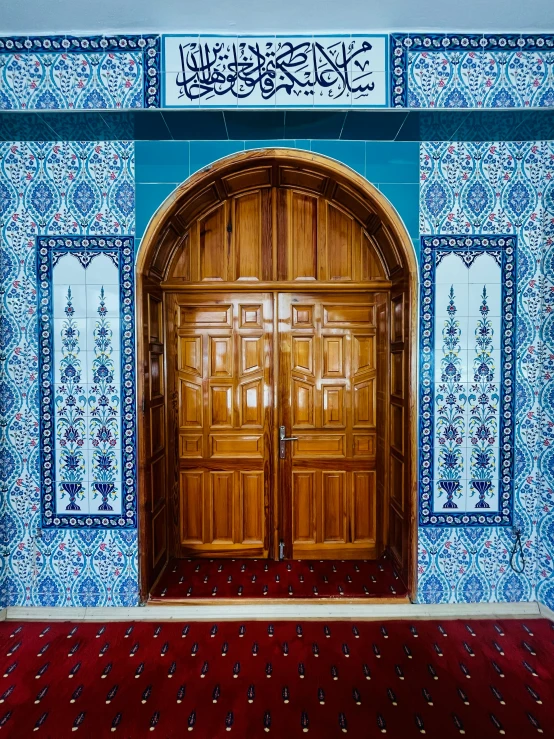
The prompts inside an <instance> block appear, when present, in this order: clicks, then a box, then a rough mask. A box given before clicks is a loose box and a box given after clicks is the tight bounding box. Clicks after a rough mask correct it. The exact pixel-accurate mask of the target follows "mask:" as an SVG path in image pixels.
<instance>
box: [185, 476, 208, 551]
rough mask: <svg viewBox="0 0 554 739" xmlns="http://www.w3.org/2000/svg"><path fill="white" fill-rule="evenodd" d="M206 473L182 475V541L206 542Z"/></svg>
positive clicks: (189, 542)
mask: <svg viewBox="0 0 554 739" xmlns="http://www.w3.org/2000/svg"><path fill="white" fill-rule="evenodd" d="M203 486H204V473H203V472H201V471H199V470H197V471H191V472H181V474H180V509H181V531H180V534H181V541H182V542H186V543H188V544H191V543H196V544H201V543H202V542H203V541H204V532H203V521H204V490H203Z"/></svg>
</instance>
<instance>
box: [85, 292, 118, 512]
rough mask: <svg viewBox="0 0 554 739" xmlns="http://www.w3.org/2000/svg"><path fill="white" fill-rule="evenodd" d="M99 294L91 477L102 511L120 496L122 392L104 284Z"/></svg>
mask: <svg viewBox="0 0 554 739" xmlns="http://www.w3.org/2000/svg"><path fill="white" fill-rule="evenodd" d="M99 297H100V302H99V305H98V309H97V313H98V318H97V320H96V327H95V329H94V354H95V356H94V359H93V361H92V372H93V376H92V385H91V387H90V393H89V408H90V421H89V424H90V428H89V433H90V437H91V442H92V447H93V453H92V469H91V477H92V485H93V488H94V496H93V497H94V498H95V499H96V498H98V496H100V497H101V498H102V502H101V504H100V505H99V506H98V510H99V511H113V506H112V505H110V502H109V501H110V500H111V501H114V500H115V499H116V498H117V493H116V489H115V488H116V486H115V480H116V475H117V455H116V452H115V449H114V447H115V446H116V444H117V440H118V437H119V416H118V414H119V393H118V391H117V387H116V385H115V384H114V362H113V359H112V356H111V355H112V352H113V347H112V329H111V328H110V322H109V321H108V319H107V314H108V310H107V308H106V303H105V296H104V288H103V287H102V288H101V289H100V296H99Z"/></svg>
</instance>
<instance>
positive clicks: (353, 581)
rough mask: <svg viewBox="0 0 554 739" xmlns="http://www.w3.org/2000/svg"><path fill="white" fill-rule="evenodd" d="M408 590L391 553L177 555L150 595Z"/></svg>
mask: <svg viewBox="0 0 554 739" xmlns="http://www.w3.org/2000/svg"><path fill="white" fill-rule="evenodd" d="M405 595H406V588H405V586H404V584H403V583H402V581H401V580H400V578H399V577H398V575H397V574H396V572H395V571H394V569H393V566H392V562H391V560H390V559H388V558H387V557H381V559H379V560H345V561H339V560H324V561H319V560H317V561H298V560H289V561H285V560H282V561H280V562H277V561H274V560H268V559H174V560H172V561H171V562H170V563H169V565H168V566H167V568H166V570H165V572H164V573H163V575H162V577H161V578H160V580H159V581H158V583H157V585H156V587H155V588H154V590H153V591H152V593H151V594H150V597H151V599H152V600H155V601H157V600H162V599H164V600H166V601H168V600H181V599H184V598H210V599H211V598H216V597H217V598H237V597H241V596H242V597H243V598H264V597H265V598H341V597H342V598H391V597H392V598H394V597H396V596H405Z"/></svg>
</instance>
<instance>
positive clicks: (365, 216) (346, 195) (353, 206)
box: [333, 184, 374, 225]
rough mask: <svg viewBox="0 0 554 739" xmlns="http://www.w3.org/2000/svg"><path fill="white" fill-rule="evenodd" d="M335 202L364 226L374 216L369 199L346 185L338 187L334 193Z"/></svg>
mask: <svg viewBox="0 0 554 739" xmlns="http://www.w3.org/2000/svg"><path fill="white" fill-rule="evenodd" d="M333 200H334V202H336V203H338V204H339V205H340V206H342V207H343V208H344V209H345V210H347V211H349V212H350V213H351V214H352V215H353V216H354V217H355V218H357V219H358V220H359V221H360V223H362V225H365V224H366V223H367V222H368V221H369V220H370V219H371V218H372V217H373V215H374V212H373V210H372V208H371V207H370V206H369V204H368V201H367V199H366V198H363V197H362V196H361V195H359V194H358V193H357V192H356V191H355V190H353V189H351V188H350V187H347V186H346V185H343V184H339V185H337V187H336V188H335V190H334V192H333Z"/></svg>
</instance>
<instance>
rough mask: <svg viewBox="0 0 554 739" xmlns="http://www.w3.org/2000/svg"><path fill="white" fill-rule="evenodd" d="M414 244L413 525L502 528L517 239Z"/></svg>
mask: <svg viewBox="0 0 554 739" xmlns="http://www.w3.org/2000/svg"><path fill="white" fill-rule="evenodd" d="M422 243H423V262H424V265H423V266H424V270H425V275H426V279H425V281H424V283H423V285H422V305H423V306H425V308H424V312H423V315H422V330H423V332H424V341H425V343H426V350H427V351H426V352H425V353H424V364H423V371H422V418H423V422H422V441H421V470H422V473H421V489H422V505H421V511H420V516H421V523H422V524H431V525H440V524H446V525H451V524H452V523H453V522H455V521H458V522H460V523H463V524H466V525H468V524H481V525H484V524H508V523H510V522H511V516H512V495H513V490H512V468H513V430H514V426H513V404H514V391H513V382H514V373H515V360H514V325H515V315H514V308H513V305H514V295H515V245H516V239H515V237H511V236H508V237H493V238H490V237H472V238H469V237H459V238H455V237H452V236H447V237H441V236H437V237H424V238H423V242H422ZM432 306H434V310H432Z"/></svg>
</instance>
